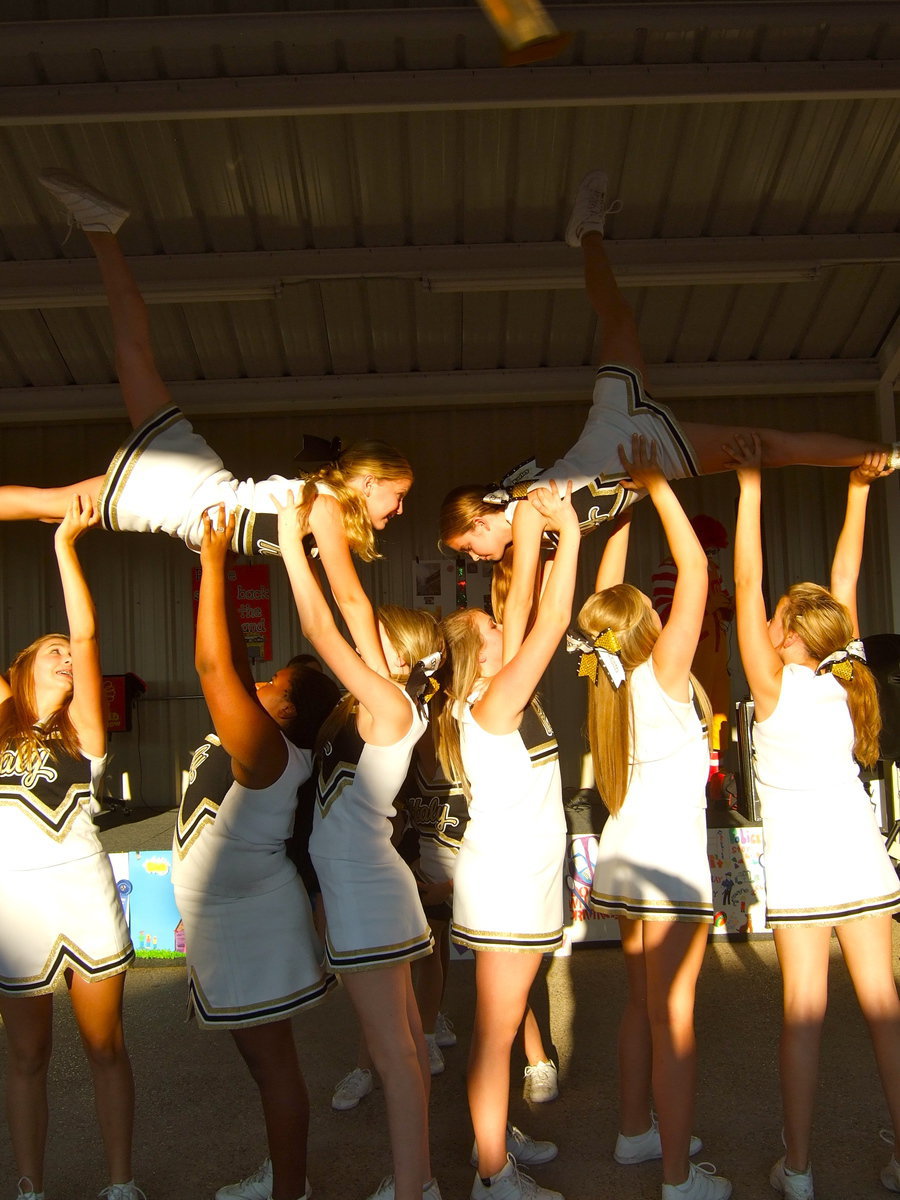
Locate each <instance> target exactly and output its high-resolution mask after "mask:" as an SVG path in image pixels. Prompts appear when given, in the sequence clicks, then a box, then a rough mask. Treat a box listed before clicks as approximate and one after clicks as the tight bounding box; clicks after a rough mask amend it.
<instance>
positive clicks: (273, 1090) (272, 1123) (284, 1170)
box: [230, 1020, 309, 1200]
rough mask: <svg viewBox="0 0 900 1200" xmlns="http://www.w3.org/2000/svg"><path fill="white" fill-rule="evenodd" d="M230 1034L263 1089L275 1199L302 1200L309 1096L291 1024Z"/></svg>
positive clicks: (277, 1024) (268, 1026) (286, 1022)
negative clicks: (299, 1198)
mask: <svg viewBox="0 0 900 1200" xmlns="http://www.w3.org/2000/svg"><path fill="white" fill-rule="evenodd" d="M230 1033H231V1036H232V1037H233V1038H234V1042H235V1045H236V1046H237V1048H238V1050H239V1051H240V1054H241V1057H242V1058H243V1060H244V1062H245V1063H246V1064H247V1066H248V1068H249V1070H250V1074H251V1075H252V1076H253V1080H254V1082H255V1083H256V1086H257V1087H258V1088H259V1095H260V1099H261V1100H262V1107H263V1115H264V1116H265V1120H266V1137H267V1139H268V1142H269V1157H270V1158H271V1160H272V1174H273V1183H272V1198H273V1200H297V1197H299V1196H303V1195H304V1194H305V1192H306V1140H307V1136H308V1134H309V1095H308V1094H307V1091H306V1083H305V1081H304V1079H303V1074H302V1072H301V1070H300V1064H299V1063H298V1061H297V1047H296V1045H295V1043H294V1034H293V1029H292V1026H291V1022H290V1020H284V1021H273V1022H272V1023H271V1024H268V1025H255V1026H253V1027H251V1028H249V1029H232V1030H230Z"/></svg>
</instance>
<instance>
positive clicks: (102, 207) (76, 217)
mask: <svg viewBox="0 0 900 1200" xmlns="http://www.w3.org/2000/svg"><path fill="white" fill-rule="evenodd" d="M37 178H38V183H40V184H41V185H42V186H43V187H45V188H46V189H47V191H48V192H49V193H50V195H51V196H52V197H53V198H54V200H56V202H57V203H58V204H60V205H61V206H62V207H63V208H64V209H65V210H66V212H67V213H68V214H69V217H70V218H71V220H72V221H73V223H74V224H75V225H77V226H78V227H79V229H84V230H86V231H87V232H88V233H118V231H119V229H120V227H121V226H122V225H123V224H124V223H125V221H126V220H127V218H128V215H129V210H128V209H127V208H126V207H125V205H124V204H120V203H119V201H118V200H113V199H111V198H110V197H109V196H105V195H104V194H103V192H99V191H98V190H97V189H96V188H95V187H91V185H90V184H89V183H85V182H84V180H82V179H79V178H78V177H77V176H75V175H70V174H69V173H68V172H67V171H55V170H54V171H42V172H41V173H40V175H38V177H37Z"/></svg>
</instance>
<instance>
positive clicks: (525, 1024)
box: [522, 1004, 549, 1067]
mask: <svg viewBox="0 0 900 1200" xmlns="http://www.w3.org/2000/svg"><path fill="white" fill-rule="evenodd" d="M522 1045H523V1046H524V1048H525V1058H526V1061H527V1062H528V1065H529V1066H530V1067H533V1066H534V1065H535V1063H539V1062H549V1055H548V1054H547V1051H546V1050H545V1049H544V1039H543V1038H542V1037H541V1027H540V1025H538V1022H537V1017H536V1016H535V1015H534V1009H533V1008H532V1007H531V1005H530V1004H529V1005H528V1007H527V1008H526V1009H525V1016H524V1018H523V1019H522Z"/></svg>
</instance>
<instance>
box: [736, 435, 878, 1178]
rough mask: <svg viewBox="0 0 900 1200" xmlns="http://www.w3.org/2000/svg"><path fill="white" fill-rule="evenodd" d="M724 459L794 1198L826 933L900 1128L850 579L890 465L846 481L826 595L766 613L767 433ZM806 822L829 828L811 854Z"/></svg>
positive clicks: (797, 595) (810, 1091) (868, 697)
mask: <svg viewBox="0 0 900 1200" xmlns="http://www.w3.org/2000/svg"><path fill="white" fill-rule="evenodd" d="M730 451H731V455H732V458H733V462H734V465H735V469H736V471H737V476H738V482H739V484H740V501H739V504H738V517H737V531H736V534H735V542H734V581H735V599H736V604H737V632H738V644H739V646H740V651H741V658H742V660H743V664H744V672H745V674H746V676H747V683H748V684H749V686H750V691H751V693H752V695H753V701H754V716H755V721H754V726H753V745H754V762H755V770H756V786H757V791H758V792H759V796H760V800H761V802H762V818H763V838H764V844H765V868H766V910H767V915H766V919H767V922H768V924H769V926H770V927H771V928H772V930H773V932H774V936H775V948H776V950H777V952H778V962H779V965H780V967H781V974H782V981H783V988H784V1019H783V1025H782V1033H781V1046H780V1065H781V1097H782V1104H783V1106H784V1143H785V1152H784V1156H783V1157H782V1158H780V1159H779V1160H778V1162H776V1163H775V1165H774V1166H773V1168H772V1170H771V1173H770V1176H769V1178H770V1182H771V1184H772V1187H773V1188H774V1189H775V1190H776V1191H777V1192H781V1193H782V1194H783V1195H784V1196H786V1197H788V1200H813V1194H814V1193H813V1178H812V1168H811V1166H810V1139H811V1134H812V1117H813V1106H814V1102H815V1093H816V1080H817V1075H818V1064H819V1043H820V1040H821V1034H822V1024H823V1021H824V1018H825V1009H826V1005H827V995H828V957H829V943H830V941H831V931H832V929H834V931H835V932H836V934H837V938H838V942H839V944H840V947H841V952H842V954H843V956H844V961H845V962H846V964H847V969H848V970H849V972H850V977H851V979H852V980H853V986H854V989H855V991H856V996H857V999H858V1000H859V1003H860V1007H861V1008H862V1011H863V1016H864V1017H865V1019H866V1022H867V1024H868V1026H869V1032H870V1034H871V1037H872V1044H873V1047H874V1050H875V1058H876V1060H877V1063H878V1071H879V1075H880V1077H881V1083H882V1087H883V1088H884V1093H885V1098H886V1100H887V1105H888V1109H889V1111H890V1115H891V1121H892V1124H893V1128H894V1134H895V1136H896V1135H897V1134H900V998H898V995H897V987H896V984H895V982H894V972H893V961H892V949H891V915H890V914H891V913H892V912H896V911H897V910H898V909H900V887H898V881H897V875H896V872H895V870H894V867H893V864H892V863H891V860H890V858H889V857H888V854H887V851H886V850H885V847H884V839H883V837H882V836H881V832H880V830H879V828H878V820H877V817H876V815H875V809H874V806H873V804H872V801H871V799H870V797H869V795H868V793H867V792H866V790H865V788H864V786H863V784H862V781H861V780H860V778H859V768H858V765H857V764H858V763H862V764H863V766H873V765H874V764H875V762H876V761H877V759H878V735H879V731H880V727H881V718H880V715H879V711H878V698H877V694H876V690H875V682H874V680H873V678H872V675H871V673H870V672H869V670H868V668H867V667H866V665H865V652H864V650H863V647H862V643H861V642H860V641H859V627H858V620H857V613H856V584H857V577H858V575H859V565H860V559H861V555H862V543H863V528H864V520H865V507H866V498H867V496H868V490H869V485H870V483H871V482H872V480H873V479H875V478H877V477H878V475H879V474H882V473H884V470H885V467H886V465H887V464H886V456H885V455H883V454H872V455H869V456H868V457H867V458H866V461H865V462H864V463H863V464H862V465H861V466H859V467H857V468H856V469H855V470H854V471H853V472H852V473H851V476H850V489H849V493H848V502H847V517H846V519H845V523H844V528H843V530H842V532H841V536H840V538H839V540H838V546H837V550H836V552H835V558H834V563H833V566H832V578H831V590H830V591H829V590H828V589H827V588H824V587H820V586H819V585H818V584H815V583H798V584H794V585H793V587H791V588H789V589H788V592H787V594H786V595H784V596H782V597H781V599H780V600H779V601H778V604H777V605H776V607H775V612H774V614H773V615H772V617H771V618H769V619H767V618H766V609H765V601H764V598H763V591H762V577H763V555H762V539H761V533H760V501H761V486H760V458H761V451H760V442H759V438H758V437H757V436H756V435H748V436H739V437H737V438H735V440H734V442H733V443H732V445H731V447H730ZM811 820H814V821H815V822H816V825H817V826H818V828H820V829H823V830H827V831H828V835H827V836H826V837H824V838H816V839H814V844H813V841H811V839H810V836H809V829H810V821H811ZM881 1179H882V1182H883V1183H884V1186H885V1187H886V1188H888V1190H890V1191H894V1192H897V1191H900V1165H898V1162H897V1158H896V1157H892V1158H891V1161H890V1162H889V1163H888V1165H887V1166H886V1167H885V1168H884V1170H883V1171H882V1175H881Z"/></svg>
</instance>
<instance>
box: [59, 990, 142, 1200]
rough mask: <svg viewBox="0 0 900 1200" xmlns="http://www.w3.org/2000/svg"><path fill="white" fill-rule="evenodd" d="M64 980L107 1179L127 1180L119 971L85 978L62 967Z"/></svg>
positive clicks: (129, 1093) (128, 1131) (128, 1094)
mask: <svg viewBox="0 0 900 1200" xmlns="http://www.w3.org/2000/svg"><path fill="white" fill-rule="evenodd" d="M66 983H67V984H68V987H69V996H70V998H71V1000H72V1009H73V1011H74V1013H75V1021H76V1023H77V1025H78V1032H79V1033H80V1034H81V1044H82V1045H83V1046H84V1052H85V1054H86V1055H87V1060H88V1066H89V1067H90V1069H91V1076H92V1079H93V1083H94V1104H95V1106H96V1109H97V1123H98V1124H99V1126H100V1136H101V1137H102V1138H103V1148H104V1150H105V1151H106V1163H107V1167H108V1168H109V1181H110V1183H128V1182H129V1180H130V1179H131V1178H132V1170H131V1143H132V1136H133V1132H134V1078H133V1076H132V1074H131V1063H130V1061H129V1058H128V1051H127V1050H126V1049H125V1032H124V1029H123V1027H122V997H123V994H124V991H125V972H124V971H122V972H120V973H119V974H118V975H113V976H112V978H111V979H100V980H96V981H93V982H91V981H88V980H86V979H82V978H81V977H80V976H79V975H76V974H74V972H72V971H67V972H66Z"/></svg>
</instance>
